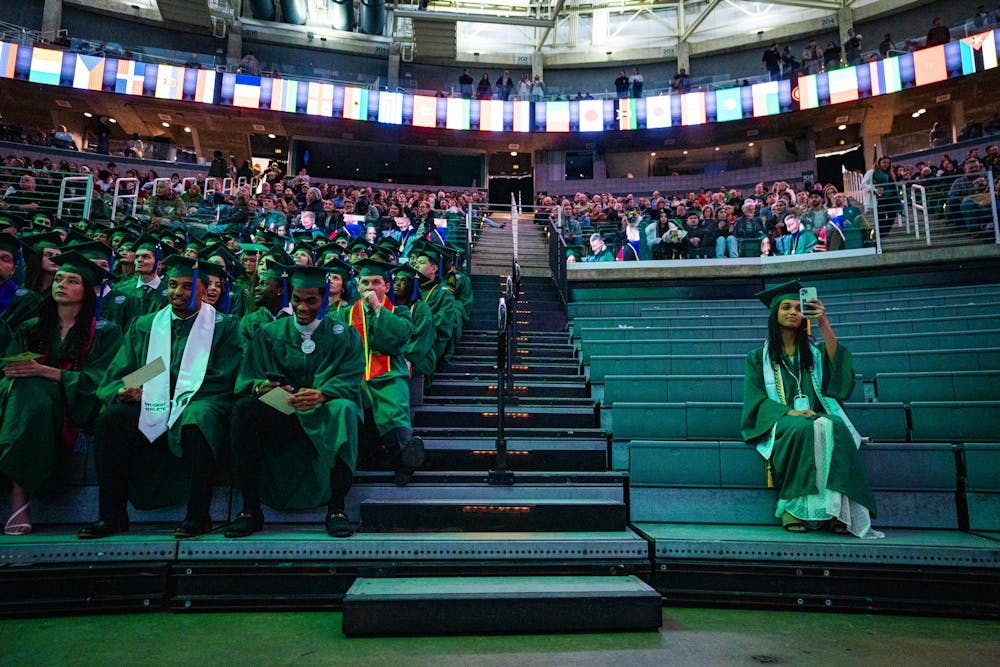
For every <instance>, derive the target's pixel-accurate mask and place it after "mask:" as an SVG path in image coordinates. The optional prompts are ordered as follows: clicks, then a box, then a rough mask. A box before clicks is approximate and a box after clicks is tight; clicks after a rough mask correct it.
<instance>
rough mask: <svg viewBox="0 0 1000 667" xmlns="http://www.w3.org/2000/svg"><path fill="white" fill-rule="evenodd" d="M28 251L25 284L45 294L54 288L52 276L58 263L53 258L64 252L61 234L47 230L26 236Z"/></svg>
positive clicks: (25, 245) (25, 241)
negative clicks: (61, 245)
mask: <svg viewBox="0 0 1000 667" xmlns="http://www.w3.org/2000/svg"><path fill="white" fill-rule="evenodd" d="M23 245H24V248H25V250H27V251H28V254H27V257H26V258H25V260H24V265H25V274H24V286H25V287H26V288H28V289H30V290H31V291H32V292H36V293H38V294H41V295H42V296H45V295H46V294H48V293H49V292H50V291H51V289H52V278H53V277H54V276H55V275H56V265H55V264H54V263H53V262H52V259H53V258H54V257H56V256H58V255H59V253H61V252H62V248H61V247H60V246H59V234H57V233H56V232H47V233H45V234H37V235H35V236H29V237H26V238H25V239H24V241H23Z"/></svg>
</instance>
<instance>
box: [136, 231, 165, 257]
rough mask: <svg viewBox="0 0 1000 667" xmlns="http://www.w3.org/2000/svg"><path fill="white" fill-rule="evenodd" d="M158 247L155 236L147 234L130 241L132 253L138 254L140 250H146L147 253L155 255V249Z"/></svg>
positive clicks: (158, 243) (157, 240) (158, 242)
mask: <svg viewBox="0 0 1000 667" xmlns="http://www.w3.org/2000/svg"><path fill="white" fill-rule="evenodd" d="M159 246H160V241H159V239H157V238H156V237H155V236H153V235H152V234H150V233H149V232H145V233H143V234H142V235H141V236H140V237H138V238H137V239H136V240H134V241H132V250H133V251H134V252H139V251H140V250H148V251H149V252H152V253H155V252H156V249H157V248H158V247H159Z"/></svg>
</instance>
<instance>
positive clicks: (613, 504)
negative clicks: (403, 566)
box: [361, 494, 626, 532]
mask: <svg viewBox="0 0 1000 667" xmlns="http://www.w3.org/2000/svg"><path fill="white" fill-rule="evenodd" d="M625 514H626V512H625V503H623V502H618V501H614V500H600V499H590V498H582V497H566V498H530V497H522V498H520V499H517V500H508V499H506V498H504V497H503V495H500V494H498V495H497V496H496V497H493V498H489V497H487V498H455V499H448V500H445V499H424V500H410V499H398V500H375V499H369V500H364V501H362V502H361V529H362V530H364V531H366V532H394V531H397V532H398V531H402V532H413V531H433V532H438V531H455V530H460V531H476V532H525V531H527V532H536V531H538V532H545V531H557V532H572V531H575V530H584V531H615V530H624V528H625V521H626V517H625Z"/></svg>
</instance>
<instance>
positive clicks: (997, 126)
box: [985, 113, 1000, 134]
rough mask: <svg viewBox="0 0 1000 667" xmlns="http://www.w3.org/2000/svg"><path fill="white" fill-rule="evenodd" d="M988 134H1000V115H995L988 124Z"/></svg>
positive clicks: (986, 128)
mask: <svg viewBox="0 0 1000 667" xmlns="http://www.w3.org/2000/svg"><path fill="white" fill-rule="evenodd" d="M985 130H986V134H1000V113H994V114H993V116H992V117H990V119H989V121H987V123H986V127H985Z"/></svg>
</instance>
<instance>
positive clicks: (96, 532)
mask: <svg viewBox="0 0 1000 667" xmlns="http://www.w3.org/2000/svg"><path fill="white" fill-rule="evenodd" d="M127 532H128V517H125V518H123V519H99V520H97V521H95V522H94V523H92V524H89V525H87V526H84V527H83V528H81V529H80V532H79V533H77V534H76V537H77V539H81V540H99V539H101V538H103V537H111V536H112V535H117V534H118V533H127Z"/></svg>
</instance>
